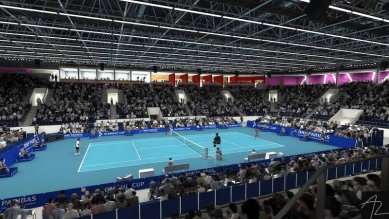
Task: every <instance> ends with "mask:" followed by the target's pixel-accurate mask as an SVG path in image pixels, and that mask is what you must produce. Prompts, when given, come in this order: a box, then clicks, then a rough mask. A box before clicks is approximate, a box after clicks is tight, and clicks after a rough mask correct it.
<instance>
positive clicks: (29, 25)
mask: <svg viewBox="0 0 389 219" xmlns="http://www.w3.org/2000/svg"><path fill="white" fill-rule="evenodd" d="M20 26H26V27H39V28H47V29H55V30H69V28H62V27H52V26H42V25H35V24H20Z"/></svg>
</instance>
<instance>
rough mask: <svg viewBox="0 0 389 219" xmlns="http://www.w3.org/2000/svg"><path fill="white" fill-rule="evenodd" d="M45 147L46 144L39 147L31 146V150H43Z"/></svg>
mask: <svg viewBox="0 0 389 219" xmlns="http://www.w3.org/2000/svg"><path fill="white" fill-rule="evenodd" d="M46 149H47V145H45V144H44V145H42V146H40V147H37V146H35V147H33V148H32V151H44V150H46Z"/></svg>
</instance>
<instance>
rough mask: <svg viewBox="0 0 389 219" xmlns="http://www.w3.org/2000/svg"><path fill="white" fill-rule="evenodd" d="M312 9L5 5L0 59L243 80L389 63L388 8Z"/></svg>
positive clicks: (375, 0) (114, 0) (195, 2)
mask: <svg viewBox="0 0 389 219" xmlns="http://www.w3.org/2000/svg"><path fill="white" fill-rule="evenodd" d="M308 2H309V0H274V1H272V0H214V1H206V0H159V1H157V0H12V1H3V0H0V27H1V30H0V57H1V58H2V59H8V60H35V59H40V60H41V62H43V63H45V62H47V63H51V62H52V63H57V62H58V63H69V62H72V63H76V64H79V65H97V64H98V63H105V65H106V66H118V67H120V66H126V67H139V68H148V67H151V66H159V67H160V68H165V69H177V70H179V69H183V70H194V69H198V68H201V69H203V70H206V71H224V72H235V71H240V72H245V73H248V72H257V73H266V72H279V71H283V72H298V71H307V70H308V69H309V70H322V69H333V68H335V67H336V66H348V67H355V66H362V67H363V66H366V65H368V66H375V65H376V64H375V63H379V62H381V61H387V60H389V9H388V8H389V7H388V6H389V0H342V1H335V0H334V1H332V2H331V5H330V7H329V9H328V10H326V11H325V10H319V12H324V13H322V16H315V15H312V16H308V15H307V14H306V13H305V12H304V9H305V8H306V7H307V5H308ZM323 14H324V16H323ZM316 15H319V14H316Z"/></svg>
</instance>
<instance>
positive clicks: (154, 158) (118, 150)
mask: <svg viewBox="0 0 389 219" xmlns="http://www.w3.org/2000/svg"><path fill="white" fill-rule="evenodd" d="M173 135H174V137H172V136H167V137H161V138H155V139H133V140H131V139H128V140H121V141H109V142H96V143H90V144H89V146H88V148H87V150H86V152H85V154H84V158H83V160H82V161H81V164H80V167H79V169H78V172H88V171H96V170H102V169H112V168H119V167H126V166H132V167H133V166H138V165H143V164H153V163H161V162H165V163H166V162H167V160H168V158H169V157H172V158H173V160H174V161H182V162H185V160H190V159H194V158H203V156H204V155H203V154H204V147H208V148H209V159H212V158H214V154H215V148H214V147H213V146H212V139H213V137H214V135H215V134H213V133H212V134H211V133H208V134H190V135H184V133H182V132H181V134H178V135H176V134H173ZM221 138H222V143H221V144H220V145H218V146H219V147H220V148H221V149H222V151H223V154H224V155H225V157H226V159H228V157H229V156H228V155H231V154H237V153H245V154H247V153H249V152H250V151H252V149H255V150H256V151H262V150H269V149H273V148H280V147H284V145H281V144H278V143H275V142H271V141H268V140H264V139H260V138H258V139H255V138H254V137H253V136H249V135H247V134H243V133H240V132H226V133H224V134H221ZM242 159H243V157H242Z"/></svg>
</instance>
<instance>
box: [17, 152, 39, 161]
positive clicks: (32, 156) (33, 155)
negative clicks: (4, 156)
mask: <svg viewBox="0 0 389 219" xmlns="http://www.w3.org/2000/svg"><path fill="white" fill-rule="evenodd" d="M34 159H35V154H30V156H29V157H19V158H18V159H17V160H18V162H28V161H32V160H34Z"/></svg>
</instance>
